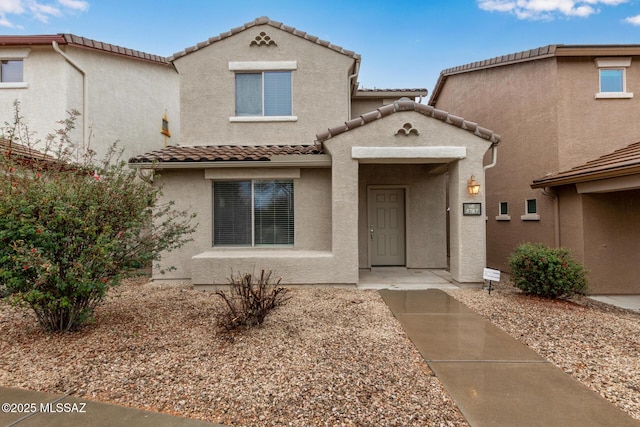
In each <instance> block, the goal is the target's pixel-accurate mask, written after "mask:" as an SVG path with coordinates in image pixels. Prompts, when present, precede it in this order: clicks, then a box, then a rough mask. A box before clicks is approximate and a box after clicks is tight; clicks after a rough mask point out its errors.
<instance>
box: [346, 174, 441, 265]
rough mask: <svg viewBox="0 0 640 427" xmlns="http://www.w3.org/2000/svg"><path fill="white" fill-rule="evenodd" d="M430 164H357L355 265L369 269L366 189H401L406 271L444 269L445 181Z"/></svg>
mask: <svg viewBox="0 0 640 427" xmlns="http://www.w3.org/2000/svg"><path fill="white" fill-rule="evenodd" d="M432 166H433V165H411V164H396V165H389V164H361V165H360V167H359V190H358V200H359V203H358V248H359V249H358V252H359V260H358V264H359V267H360V268H369V267H371V265H370V260H369V257H368V249H369V223H370V221H369V218H368V197H367V190H368V189H369V188H387V187H393V186H395V187H397V188H404V189H405V205H406V212H405V217H406V266H407V268H447V246H446V245H447V235H446V230H447V228H446V227H447V226H446V211H447V209H446V192H447V188H446V179H445V175H444V173H439V174H431V173H430V171H431V170H432Z"/></svg>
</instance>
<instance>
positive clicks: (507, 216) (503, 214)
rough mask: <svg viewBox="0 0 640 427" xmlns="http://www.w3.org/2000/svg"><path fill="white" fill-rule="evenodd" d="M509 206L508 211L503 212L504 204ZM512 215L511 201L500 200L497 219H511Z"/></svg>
mask: <svg viewBox="0 0 640 427" xmlns="http://www.w3.org/2000/svg"><path fill="white" fill-rule="evenodd" d="M503 203H504V205H505V206H506V207H507V212H506V213H502V204H503ZM510 220H511V215H509V203H508V202H498V215H497V216H496V221H510Z"/></svg>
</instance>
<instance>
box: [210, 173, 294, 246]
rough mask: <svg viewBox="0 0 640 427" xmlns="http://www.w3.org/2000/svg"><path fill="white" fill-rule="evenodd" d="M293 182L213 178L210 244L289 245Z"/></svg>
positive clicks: (291, 222) (291, 240) (291, 231)
mask: <svg viewBox="0 0 640 427" xmlns="http://www.w3.org/2000/svg"><path fill="white" fill-rule="evenodd" d="M293 238H294V215H293V181H291V180H268V181H257V180H256V181H249V180H247V181H215V182H214V183H213V245H214V246H275V245H293Z"/></svg>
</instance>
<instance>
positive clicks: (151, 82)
mask: <svg viewBox="0 0 640 427" xmlns="http://www.w3.org/2000/svg"><path fill="white" fill-rule="evenodd" d="M61 49H62V50H64V52H65V53H66V54H67V55H68V56H69V57H70V58H71V59H72V60H73V61H74V62H75V63H76V64H77V65H78V66H79V67H80V68H82V69H83V70H84V71H85V73H86V79H87V83H88V86H87V87H88V97H87V100H88V102H87V110H84V105H83V78H82V75H81V73H80V72H79V71H77V70H76V69H75V68H74V67H72V66H71V65H70V64H69V63H68V62H66V61H65V60H64V58H63V57H62V56H61V55H59V54H58V53H56V52H54V50H53V48H52V47H33V48H31V49H30V54H29V56H28V57H27V58H25V59H24V79H25V81H26V82H27V84H28V87H27V88H24V89H5V88H0V117H1V118H2V121H3V122H4V121H9V122H10V121H11V113H12V103H13V101H14V100H15V99H18V100H20V102H21V105H22V114H23V116H24V117H25V118H26V119H27V121H28V122H29V125H30V129H31V130H32V131H36V132H37V135H38V137H39V138H40V139H44V138H45V137H46V135H47V134H49V133H51V132H52V131H54V130H55V129H58V128H60V125H59V124H58V123H57V122H58V121H59V120H63V119H65V118H66V111H67V110H72V109H75V110H78V111H80V112H81V113H82V112H83V111H84V112H86V114H85V116H86V117H85V116H81V117H80V118H79V120H78V122H77V123H76V130H75V131H74V132H73V134H72V136H73V139H74V142H77V143H78V144H79V145H82V128H83V126H84V123H85V120H86V121H87V124H88V126H89V129H88V131H89V137H90V138H88V139H89V142H90V146H91V148H92V149H94V150H95V151H96V152H97V153H98V156H99V157H102V156H103V155H104V153H106V151H107V148H108V147H109V146H110V145H111V144H113V143H114V142H115V141H120V147H121V148H123V149H124V155H123V158H124V159H128V158H129V157H131V156H134V155H137V154H141V153H144V152H148V151H151V150H157V149H160V148H162V146H163V142H164V136H163V135H162V134H161V133H160V128H161V124H162V122H161V121H162V117H163V115H164V113H165V112H166V113H167V116H168V118H169V122H170V131H171V133H172V137H171V138H170V139H169V143H170V144H171V143H173V144H175V143H178V141H179V139H180V122H179V114H178V112H179V93H178V89H179V86H178V84H179V82H178V75H177V73H176V71H175V70H174V69H173V68H172V67H170V66H166V65H159V64H155V63H151V62H147V61H141V60H136V59H132V58H127V57H124V56H120V55H114V54H109V53H105V52H101V51H96V50H90V49H84V48H78V47H72V46H61ZM2 50H3V49H1V48H0V55H2Z"/></svg>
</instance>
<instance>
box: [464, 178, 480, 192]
mask: <svg viewBox="0 0 640 427" xmlns="http://www.w3.org/2000/svg"><path fill="white" fill-rule="evenodd" d="M467 190H469V194H471V195H475V194H478V193H479V192H480V184H478V181H476V177H475V176H473V175H471V178H469V179H468V180H467Z"/></svg>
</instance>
